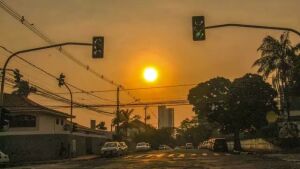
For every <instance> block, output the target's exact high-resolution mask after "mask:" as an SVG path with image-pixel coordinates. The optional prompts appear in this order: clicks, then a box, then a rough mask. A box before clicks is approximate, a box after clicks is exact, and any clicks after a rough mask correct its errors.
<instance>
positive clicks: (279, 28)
mask: <svg viewBox="0 0 300 169" xmlns="http://www.w3.org/2000/svg"><path fill="white" fill-rule="evenodd" d="M222 27H244V28H254V29H273V30H283V31H291V32H293V33H295V34H297V35H298V36H300V32H299V31H297V30H295V29H292V28H285V27H274V26H261V25H248V24H234V23H232V24H221V25H213V26H206V27H205V29H215V28H222Z"/></svg>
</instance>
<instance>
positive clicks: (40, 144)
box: [0, 133, 106, 163]
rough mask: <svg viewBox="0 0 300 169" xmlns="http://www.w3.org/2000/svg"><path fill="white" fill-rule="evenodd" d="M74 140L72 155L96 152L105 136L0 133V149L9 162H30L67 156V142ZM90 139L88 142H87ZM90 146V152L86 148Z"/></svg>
mask: <svg viewBox="0 0 300 169" xmlns="http://www.w3.org/2000/svg"><path fill="white" fill-rule="evenodd" d="M72 139H75V140H76V153H74V156H80V155H85V154H87V153H94V154H95V153H97V152H99V151H100V145H103V143H104V142H105V140H106V139H105V138H103V137H102V138H101V137H88V136H84V135H77V134H76V133H74V134H72V135H70V134H34V135H1V136H0V149H1V150H2V151H3V152H4V153H6V154H8V155H9V157H10V160H11V162H13V163H14V162H30V161H43V160H56V159H63V158H67V152H69V151H68V150H70V149H68V147H70V146H68V144H70V143H71V140H72ZM87 140H90V141H89V142H90V144H87ZM62 144H63V146H64V147H65V150H66V153H65V155H60V151H61V149H62V148H61V147H62ZM88 147H90V149H91V152H88V151H87V149H88Z"/></svg>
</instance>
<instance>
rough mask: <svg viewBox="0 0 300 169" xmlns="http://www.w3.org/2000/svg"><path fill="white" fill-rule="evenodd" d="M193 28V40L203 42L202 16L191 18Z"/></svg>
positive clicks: (203, 25)
mask: <svg viewBox="0 0 300 169" xmlns="http://www.w3.org/2000/svg"><path fill="white" fill-rule="evenodd" d="M192 22H193V23H192V26H193V40H194V41H201V40H205V24H204V16H193V17H192Z"/></svg>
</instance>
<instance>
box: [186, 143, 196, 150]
mask: <svg viewBox="0 0 300 169" xmlns="http://www.w3.org/2000/svg"><path fill="white" fill-rule="evenodd" d="M185 149H194V146H193V143H186V144H185Z"/></svg>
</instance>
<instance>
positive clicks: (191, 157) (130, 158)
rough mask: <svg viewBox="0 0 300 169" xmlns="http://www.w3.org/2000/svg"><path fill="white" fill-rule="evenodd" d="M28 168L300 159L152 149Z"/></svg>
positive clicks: (221, 168) (272, 167) (205, 165)
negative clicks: (121, 155)
mask: <svg viewBox="0 0 300 169" xmlns="http://www.w3.org/2000/svg"><path fill="white" fill-rule="evenodd" d="M15 168H26V169H69V168H72V169H73V168H75V169H77V168H78V169H82V168H92V169H158V168H165V169H300V163H299V162H297V161H294V162H291V161H286V160H282V159H280V158H276V157H269V156H266V155H253V154H250V155H249V154H248V155H246V154H243V155H233V154H229V153H215V152H211V151H208V150H179V151H173V150H171V151H150V152H145V153H134V154H130V155H127V156H123V157H115V158H96V159H92V160H83V161H67V162H61V163H56V164H40V165H33V166H23V167H15Z"/></svg>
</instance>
